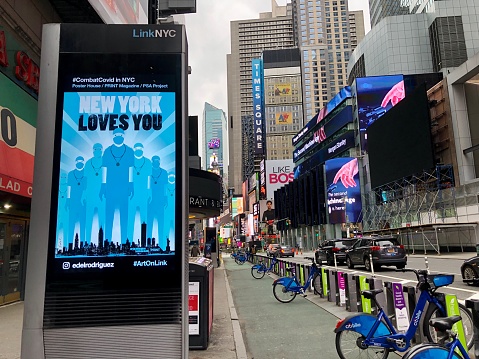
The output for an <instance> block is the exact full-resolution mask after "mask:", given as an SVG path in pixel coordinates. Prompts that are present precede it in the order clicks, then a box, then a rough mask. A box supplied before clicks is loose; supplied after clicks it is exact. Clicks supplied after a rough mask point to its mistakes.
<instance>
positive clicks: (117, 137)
mask: <svg viewBox="0 0 479 359" xmlns="http://www.w3.org/2000/svg"><path fill="white" fill-rule="evenodd" d="M113 142H114V143H115V145H117V146H120V145H122V144H123V135H121V134H119V133H118V134H116V135H115V136H114V137H113Z"/></svg>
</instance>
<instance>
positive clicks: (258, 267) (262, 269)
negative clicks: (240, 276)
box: [251, 256, 278, 279]
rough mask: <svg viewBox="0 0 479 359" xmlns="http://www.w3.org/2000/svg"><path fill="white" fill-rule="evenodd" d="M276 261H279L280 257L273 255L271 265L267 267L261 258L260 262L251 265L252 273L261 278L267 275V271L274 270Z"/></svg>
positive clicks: (256, 277)
mask: <svg viewBox="0 0 479 359" xmlns="http://www.w3.org/2000/svg"><path fill="white" fill-rule="evenodd" d="M276 263H278V259H277V258H276V256H273V259H271V262H270V264H269V267H266V264H264V262H263V259H260V263H259V264H255V265H254V266H252V267H251V275H252V276H253V278H255V279H261V278H263V277H264V276H265V274H266V273H268V272H271V271H272V270H273V268H274V265H275V264H276Z"/></svg>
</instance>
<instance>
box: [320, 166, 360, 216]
mask: <svg viewBox="0 0 479 359" xmlns="http://www.w3.org/2000/svg"><path fill="white" fill-rule="evenodd" d="M325 169H326V185H327V194H326V196H327V199H326V201H327V211H328V218H329V223H331V224H336V223H357V222H359V221H360V213H361V188H360V183H359V174H358V159H357V158H351V157H341V158H335V159H332V160H328V161H326V163H325Z"/></svg>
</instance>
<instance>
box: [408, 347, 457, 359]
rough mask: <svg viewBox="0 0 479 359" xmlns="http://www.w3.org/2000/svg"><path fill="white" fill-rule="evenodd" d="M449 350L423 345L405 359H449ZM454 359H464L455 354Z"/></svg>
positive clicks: (409, 353)
mask: <svg viewBox="0 0 479 359" xmlns="http://www.w3.org/2000/svg"><path fill="white" fill-rule="evenodd" d="M448 355H449V350H448V349H446V348H443V347H439V346H434V345H428V344H423V345H419V346H417V347H415V348H413V349H412V350H411V351H409V352H408V353H407V354H406V355H405V356H404V357H403V359H447V357H448ZM452 358H453V359H462V357H461V356H459V355H458V354H456V353H454V354H453V356H452Z"/></svg>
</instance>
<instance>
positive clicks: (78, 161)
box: [75, 157, 85, 170]
mask: <svg viewBox="0 0 479 359" xmlns="http://www.w3.org/2000/svg"><path fill="white" fill-rule="evenodd" d="M83 161H84V160H83V158H82V157H78V158H77V159H76V162H77V163H76V165H75V167H76V168H77V169H78V170H82V169H83V167H84V166H85V164H84V163H83Z"/></svg>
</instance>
